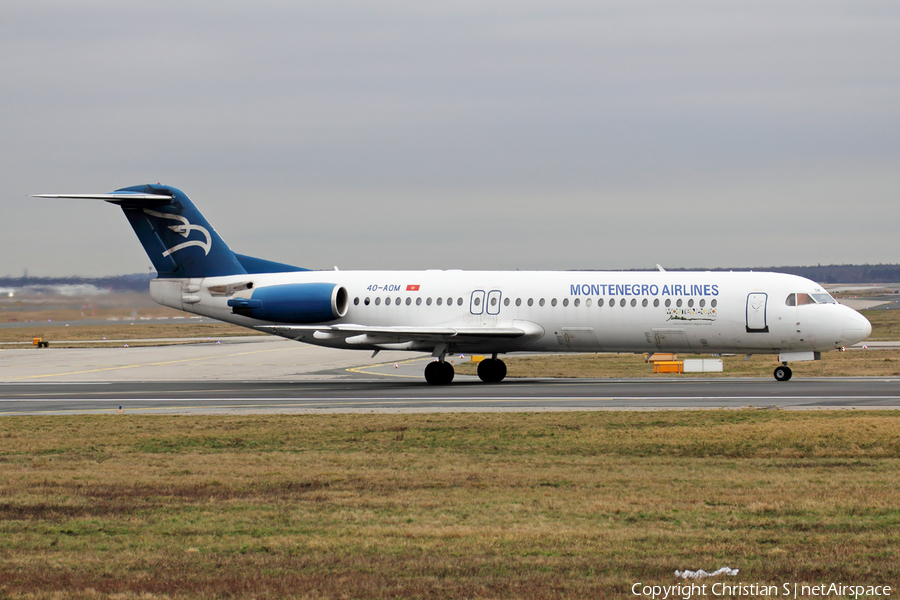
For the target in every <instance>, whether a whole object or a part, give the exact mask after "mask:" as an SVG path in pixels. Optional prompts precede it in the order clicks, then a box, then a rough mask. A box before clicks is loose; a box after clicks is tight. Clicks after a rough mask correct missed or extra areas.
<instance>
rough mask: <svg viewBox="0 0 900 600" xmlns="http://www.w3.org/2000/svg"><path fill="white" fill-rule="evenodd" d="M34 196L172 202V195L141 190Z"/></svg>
mask: <svg viewBox="0 0 900 600" xmlns="http://www.w3.org/2000/svg"><path fill="white" fill-rule="evenodd" d="M31 197H32V198H73V199H75V200H105V201H106V202H111V203H113V204H123V203H127V204H131V203H135V204H144V203H146V204H158V203H160V202H171V201H172V196H168V195H164V194H144V193H141V192H113V193H111V194H33V195H32V196H31Z"/></svg>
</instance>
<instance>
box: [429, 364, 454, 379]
mask: <svg viewBox="0 0 900 600" xmlns="http://www.w3.org/2000/svg"><path fill="white" fill-rule="evenodd" d="M453 375H454V372H453V365H451V364H450V363H448V362H444V361H442V360H436V361H434V362H430V363H428V366H426V367H425V381H427V382H428V383H430V384H431V385H447V384H448V383H450V382H451V381H453Z"/></svg>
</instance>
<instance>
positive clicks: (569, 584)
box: [0, 410, 900, 598]
mask: <svg viewBox="0 0 900 600" xmlns="http://www.w3.org/2000/svg"><path fill="white" fill-rule="evenodd" d="M0 461H2V462H0V464H2V468H3V472H4V478H3V480H2V482H0V517H2V520H0V535H2V539H3V540H4V543H3V545H2V548H0V597H10V598H61V597H65V598H221V597H233V598H463V597H465V598H616V597H620V598H625V597H631V596H630V586H631V585H632V583H634V582H637V581H642V582H648V583H673V582H674V578H673V577H672V572H673V571H674V569H676V568H701V567H702V568H706V569H714V568H718V567H720V566H724V565H729V566H732V567H737V568H740V569H741V574H740V575H739V576H738V578H736V579H737V580H738V581H744V582H770V583H780V582H782V581H798V582H816V583H819V582H820V581H821V580H822V579H823V578H824V579H826V580H828V581H832V580H834V581H844V582H855V583H869V584H875V583H881V584H885V583H887V584H891V583H896V582H898V581H900V566H898V565H900V561H898V558H900V556H898V547H900V545H898V541H900V533H898V532H900V510H898V506H900V490H898V487H897V485H896V474H897V469H898V466H900V414H898V413H896V412H880V413H865V412H851V411H846V412H832V413H823V412H816V413H781V412H773V411H751V410H745V411H705V412H703V411H695V412H664V413H613V412H609V413H554V414H541V415H536V414H503V415H498V414H446V415H323V416H284V415H280V416H258V417H202V416H172V417H142V416H127V415H115V416H109V417H21V418H7V419H4V420H2V421H0Z"/></svg>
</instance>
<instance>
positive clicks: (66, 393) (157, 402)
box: [0, 378, 900, 415]
mask: <svg viewBox="0 0 900 600" xmlns="http://www.w3.org/2000/svg"><path fill="white" fill-rule="evenodd" d="M750 406H752V407H757V408H791V409H809V408H858V409H872V408H898V407H900V380H898V379H857V378H846V379H830V378H829V379H808V380H802V379H798V380H792V381H790V382H788V383H778V382H774V381H768V380H767V379H694V380H656V379H655V380H646V379H629V380H608V379H591V380H584V379H578V380H574V379H561V380H560V379H533V380H530V379H522V380H509V381H505V382H503V383H500V384H494V385H485V384H482V383H480V382H473V381H466V382H460V383H458V384H453V385H450V386H444V387H437V388H436V387H433V386H429V385H428V384H426V383H424V382H422V383H419V382H402V381H385V380H353V381H281V382H269V381H217V382H202V381H201V382H197V381H174V382H96V383H77V384H73V383H18V384H0V415H23V414H72V413H118V412H119V411H121V412H123V413H191V412H248V411H249V412H307V413H322V412H443V411H479V410H480V411H546V410H603V409H688V408H742V407H750Z"/></svg>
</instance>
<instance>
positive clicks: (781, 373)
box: [775, 365, 793, 381]
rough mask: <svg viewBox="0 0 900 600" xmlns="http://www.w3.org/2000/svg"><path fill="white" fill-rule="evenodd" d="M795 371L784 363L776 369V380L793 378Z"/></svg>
mask: <svg viewBox="0 0 900 600" xmlns="http://www.w3.org/2000/svg"><path fill="white" fill-rule="evenodd" d="M791 375H793V373H792V372H791V368H790V367H789V366H787V365H782V366H780V367H778V368H776V369H775V380H776V381H787V380H788V379H790V378H791Z"/></svg>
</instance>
